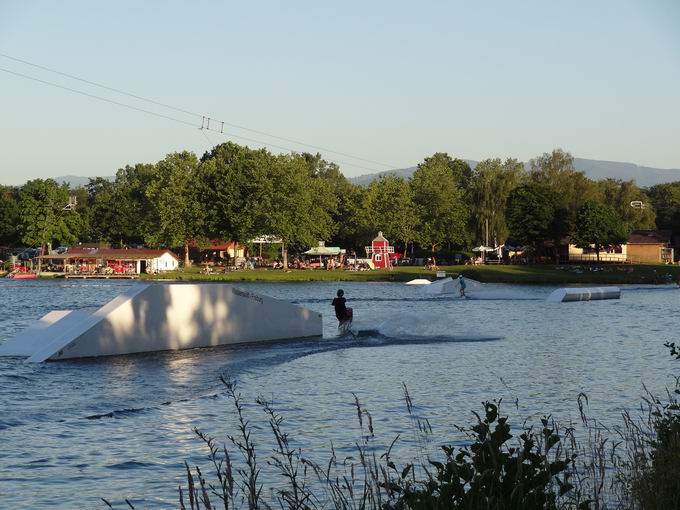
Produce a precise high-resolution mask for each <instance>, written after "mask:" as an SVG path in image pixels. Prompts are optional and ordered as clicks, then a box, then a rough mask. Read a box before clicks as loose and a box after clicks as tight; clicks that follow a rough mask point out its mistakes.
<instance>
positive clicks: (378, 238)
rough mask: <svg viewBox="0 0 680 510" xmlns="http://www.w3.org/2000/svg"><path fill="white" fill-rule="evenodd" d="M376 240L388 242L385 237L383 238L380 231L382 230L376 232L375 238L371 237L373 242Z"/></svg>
mask: <svg viewBox="0 0 680 510" xmlns="http://www.w3.org/2000/svg"><path fill="white" fill-rule="evenodd" d="M376 241H377V242H383V243H386V242H388V241H387V239H385V238H384V237H383V233H382V232H378V237H376V238H375V239H373V242H374V243H375V242H376Z"/></svg>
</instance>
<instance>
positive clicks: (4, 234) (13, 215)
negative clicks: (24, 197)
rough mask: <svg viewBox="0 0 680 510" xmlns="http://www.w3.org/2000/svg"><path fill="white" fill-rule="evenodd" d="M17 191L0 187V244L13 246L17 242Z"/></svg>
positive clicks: (8, 187) (12, 188)
mask: <svg viewBox="0 0 680 510" xmlns="http://www.w3.org/2000/svg"><path fill="white" fill-rule="evenodd" d="M17 196H18V190H17V189H16V188H14V187H11V186H0V243H2V244H14V243H16V242H17V241H18V240H19V204H18V202H17Z"/></svg>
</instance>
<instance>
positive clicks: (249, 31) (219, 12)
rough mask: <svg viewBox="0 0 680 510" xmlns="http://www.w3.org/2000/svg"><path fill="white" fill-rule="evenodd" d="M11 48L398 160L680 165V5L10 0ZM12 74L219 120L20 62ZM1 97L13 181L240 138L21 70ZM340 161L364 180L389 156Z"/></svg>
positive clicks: (87, 170) (5, 40)
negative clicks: (549, 155) (561, 155)
mask: <svg viewBox="0 0 680 510" xmlns="http://www.w3.org/2000/svg"><path fill="white" fill-rule="evenodd" d="M0 53H4V54H8V55H11V56H14V57H18V58H21V59H24V60H28V61H31V62H34V63H37V64H42V65H44V66H48V67H51V68H55V69H57V70H59V71H62V72H65V73H69V74H74V75H78V76H81V77H83V78H86V79H89V80H92V81H96V82H99V83H103V84H106V85H108V86H110V87H115V88H119V89H123V90H126V91H129V92H132V93H135V94H138V95H140V96H144V97H148V98H151V99H154V100H156V101H160V102H164V103H169V104H171V105H175V106H178V107H181V108H185V109H187V110H191V111H194V112H200V113H205V114H206V115H210V116H212V117H213V118H219V119H222V120H226V121H228V122H231V123H235V124H240V125H243V126H247V127H250V128H253V129H257V130H261V131H266V132H269V133H273V134H276V135H279V136H283V137H287V138H292V139H296V140H301V141H304V142H306V143H310V144H314V145H318V146H323V147H327V148H330V149H334V150H336V151H340V152H345V153H349V154H351V155H356V156H361V157H364V158H367V159H371V160H375V161H378V162H382V163H385V164H387V165H394V166H395V167H406V166H411V165H414V164H416V163H418V162H419V161H421V160H422V159H423V158H424V157H426V156H428V155H430V154H432V153H433V152H436V151H447V152H449V153H450V154H453V155H455V156H459V157H463V158H469V159H477V160H479V159H484V158H487V157H516V158H520V159H522V160H526V159H528V158H531V157H534V156H536V155H538V154H541V153H542V152H545V151H549V150H551V149H553V148H555V147H561V148H564V149H565V150H568V151H570V152H571V153H572V154H573V155H575V156H578V157H585V158H592V159H606V160H615V161H629V162H633V163H637V164H641V165H647V166H656V167H661V168H680V2H678V1H677V0H650V1H637V0H636V1H627V0H611V1H569V2H551V1H544V0H541V1H517V2H510V1H506V0H502V1H501V0H499V1H484V2H469V1H465V2H417V3H416V2H406V1H404V2H395V1H384V2H378V1H376V2H366V1H357V2H352V1H347V2H319V1H318V0H315V1H296V2H280V1H271V2H264V1H262V2H235V1H234V2H226V1H202V2H186V1H144V2H139V1H117V2H91V1H60V2H55V1H31V2H17V1H5V0H0ZM0 68H3V69H8V70H12V71H14V72H19V73H23V74H27V75H30V76H33V77H36V78H40V79H43V80H48V81H53V82H55V83H59V84H61V85H64V86H68V87H72V88H76V89H78V90H82V91H83V92H87V93H91V94H97V95H102V96H105V97H108V98H110V99H113V100H117V101H120V102H124V103H127V104H130V105H134V106H137V107H142V108H147V109H151V110H153V111H157V112H159V113H164V114H168V115H171V116H174V117H177V118H181V119H183V120H185V121H189V122H193V123H195V125H196V126H200V123H201V119H200V118H195V117H191V116H187V115H184V114H181V113H178V112H173V111H168V110H164V109H162V108H160V107H157V106H153V105H147V104H144V103H142V102H140V101H137V100H134V99H131V98H127V97H124V96H119V95H116V94H114V93H112V92H108V91H105V90H100V89H97V88H94V87H92V86H89V85H86V84H84V83H79V82H77V81H73V80H69V79H67V78H65V77H62V76H58V75H53V74H50V73H48V72H45V71H41V70H39V69H35V68H31V67H29V66H26V65H23V64H20V63H18V62H15V61H11V60H8V59H6V58H2V57H0ZM0 93H1V94H0V97H1V99H0V140H1V142H0V143H1V145H0V148H1V150H0V182H1V183H6V184H17V183H22V182H24V181H25V180H26V179H28V178H34V177H47V176H57V175H64V174H75V175H88V176H94V175H113V174H114V173H115V171H116V170H117V169H118V168H119V167H121V166H123V165H125V164H127V163H136V162H155V161H157V160H159V159H161V158H162V157H163V156H164V155H165V154H166V153H168V152H172V151H177V150H183V149H189V150H193V151H195V152H197V153H198V154H201V153H202V152H203V151H205V150H206V149H207V148H209V146H210V144H211V143H218V142H221V141H224V140H225V139H226V138H224V137H222V136H220V135H219V134H216V133H209V134H208V136H209V138H210V140H207V139H206V137H205V136H204V134H203V133H202V132H201V131H200V130H198V129H195V128H193V127H190V126H186V125H182V124H177V123H174V122H171V121H167V120H164V119H160V118H157V117H153V116H149V115H145V114H143V113H139V112H135V111H130V110H127V109H125V108H123V107H119V106H115V105H112V104H107V103H104V102H100V101H96V100H94V99H90V98H88V97H83V96H80V95H76V94H72V93H70V92H67V91H64V90H59V89H56V88H53V87H49V86H46V85H43V84H40V83H36V82H31V81H28V80H25V79H22V78H19V77H17V76H14V75H10V74H7V73H4V72H0ZM225 130H226V129H225ZM229 131H230V132H231V133H233V134H237V135H243V136H246V137H251V138H255V139H258V140H261V141H264V142H271V143H273V144H275V145H283V146H286V147H290V148H291V149H296V150H305V149H306V148H305V147H304V146H300V145H295V144H292V143H287V142H281V141H280V140H279V141H277V140H274V139H269V138H266V137H265V136H263V135H254V134H252V133H248V132H245V131H242V130H239V129H235V128H229ZM234 140H235V141H237V142H240V143H245V142H244V141H243V140H240V139H238V138H234ZM249 144H250V145H251V146H258V145H257V144H255V143H249ZM307 150H309V149H307ZM325 156H326V157H327V158H328V159H331V160H333V159H337V160H341V161H342V162H343V163H341V167H342V169H343V171H344V172H345V174H346V175H348V176H352V175H358V174H362V173H367V172H369V171H379V170H384V169H386V167H383V166H380V165H376V164H371V163H365V162H362V161H359V160H355V159H350V158H348V157H346V156H343V157H341V156H335V155H333V154H329V153H326V154H325ZM347 163H355V164H356V165H358V166H356V165H355V166H350V165H348V164H347ZM361 166H363V167H366V168H361Z"/></svg>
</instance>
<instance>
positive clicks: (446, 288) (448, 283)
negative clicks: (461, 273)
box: [423, 276, 460, 294]
mask: <svg viewBox="0 0 680 510" xmlns="http://www.w3.org/2000/svg"><path fill="white" fill-rule="evenodd" d="M459 291H460V284H459V283H458V280H454V279H453V278H451V277H450V276H448V277H446V278H442V279H441V280H436V281H434V282H432V283H431V284H430V285H427V286H426V287H425V288H424V289H423V292H425V294H456V293H458V292H459Z"/></svg>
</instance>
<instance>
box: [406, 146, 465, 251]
mask: <svg viewBox="0 0 680 510" xmlns="http://www.w3.org/2000/svg"><path fill="white" fill-rule="evenodd" d="M453 161H454V160H453V159H452V158H451V157H450V156H449V155H448V154H445V153H436V154H434V155H433V156H432V157H430V158H426V159H425V161H424V162H423V163H421V164H419V165H418V168H417V169H416V171H415V172H414V174H413V177H412V179H411V189H412V190H413V200H414V202H415V204H416V212H417V215H418V220H419V221H418V223H419V241H420V242H421V243H423V244H425V245H427V246H429V247H430V248H431V250H432V253H434V252H435V250H436V248H437V246H439V245H440V244H441V243H444V242H447V241H448V242H451V243H453V244H459V245H462V244H465V243H466V242H467V241H468V236H467V231H466V223H467V218H468V208H467V207H466V204H465V200H464V198H463V191H462V189H461V186H460V183H459V182H458V181H457V178H458V176H457V175H456V173H455V172H454V169H453V168H454V165H453Z"/></svg>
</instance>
